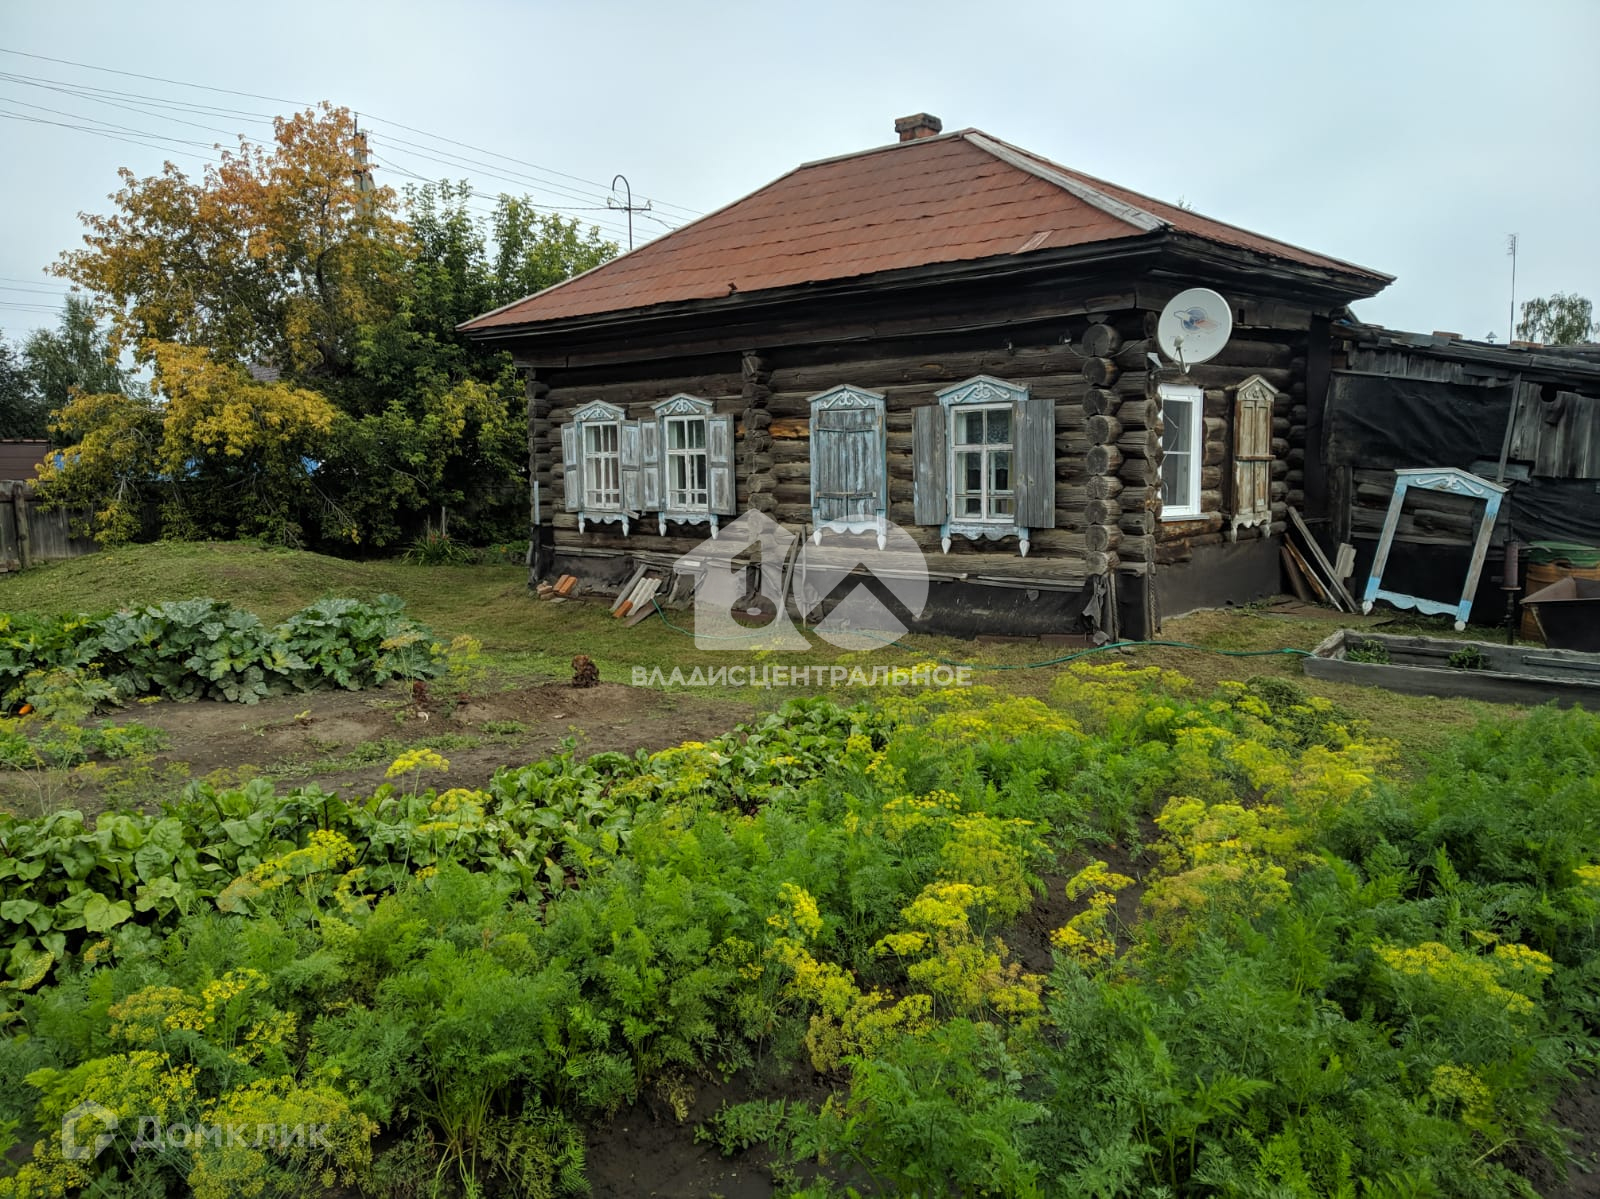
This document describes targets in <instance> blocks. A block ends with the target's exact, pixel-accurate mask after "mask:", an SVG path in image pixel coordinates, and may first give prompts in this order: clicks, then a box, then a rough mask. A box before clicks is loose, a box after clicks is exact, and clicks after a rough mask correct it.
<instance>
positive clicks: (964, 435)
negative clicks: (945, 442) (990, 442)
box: [956, 410, 983, 445]
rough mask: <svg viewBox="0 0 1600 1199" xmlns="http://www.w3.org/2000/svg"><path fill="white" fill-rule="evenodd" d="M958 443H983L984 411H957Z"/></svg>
mask: <svg viewBox="0 0 1600 1199" xmlns="http://www.w3.org/2000/svg"><path fill="white" fill-rule="evenodd" d="M956 444H957V445H982V444H983V412H982V411H981V410H980V411H977V412H958V413H956Z"/></svg>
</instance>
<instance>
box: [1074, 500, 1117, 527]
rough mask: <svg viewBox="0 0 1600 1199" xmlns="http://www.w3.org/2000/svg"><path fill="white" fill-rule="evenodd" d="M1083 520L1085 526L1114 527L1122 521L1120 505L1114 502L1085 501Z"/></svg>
mask: <svg viewBox="0 0 1600 1199" xmlns="http://www.w3.org/2000/svg"><path fill="white" fill-rule="evenodd" d="M1083 519H1084V523H1085V524H1091V525H1114V524H1116V523H1117V522H1118V521H1120V520H1121V519H1122V505H1121V504H1120V503H1119V502H1117V501H1116V500H1086V501H1084V505H1083Z"/></svg>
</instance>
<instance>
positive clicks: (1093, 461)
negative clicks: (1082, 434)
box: [1083, 445, 1122, 475]
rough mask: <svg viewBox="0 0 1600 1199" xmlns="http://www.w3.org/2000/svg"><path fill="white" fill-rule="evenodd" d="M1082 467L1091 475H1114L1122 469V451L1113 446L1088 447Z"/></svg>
mask: <svg viewBox="0 0 1600 1199" xmlns="http://www.w3.org/2000/svg"><path fill="white" fill-rule="evenodd" d="M1083 465H1084V469H1085V470H1087V471H1088V472H1089V473H1090V474H1091V475H1114V474H1116V473H1117V472H1118V471H1119V470H1120V469H1121V468H1122V451H1121V450H1120V449H1118V448H1117V447H1116V446H1114V445H1095V446H1090V447H1089V449H1088V451H1087V452H1086V453H1085V454H1084V457H1083Z"/></svg>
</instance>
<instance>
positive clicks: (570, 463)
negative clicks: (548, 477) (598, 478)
mask: <svg viewBox="0 0 1600 1199" xmlns="http://www.w3.org/2000/svg"><path fill="white" fill-rule="evenodd" d="M561 495H562V498H563V499H565V501H566V507H567V511H568V512H580V511H582V510H583V471H581V470H580V469H579V468H578V426H577V425H574V424H565V425H562V426H561Z"/></svg>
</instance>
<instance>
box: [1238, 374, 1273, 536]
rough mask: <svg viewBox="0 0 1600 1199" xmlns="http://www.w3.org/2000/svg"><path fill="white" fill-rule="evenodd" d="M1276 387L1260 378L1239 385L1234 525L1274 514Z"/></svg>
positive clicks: (1260, 522)
mask: <svg viewBox="0 0 1600 1199" xmlns="http://www.w3.org/2000/svg"><path fill="white" fill-rule="evenodd" d="M1274 394H1275V393H1274V391H1273V389H1272V388H1271V387H1270V386H1268V385H1267V383H1266V382H1265V381H1263V380H1260V379H1251V380H1249V381H1248V382H1246V383H1245V384H1243V385H1241V386H1240V388H1239V393H1238V395H1237V397H1236V398H1235V400H1234V408H1233V439H1234V448H1233V525H1234V527H1235V528H1238V527H1239V526H1241V525H1254V524H1262V523H1264V522H1266V521H1268V520H1270V519H1271V517H1272V402H1273V399H1274Z"/></svg>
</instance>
